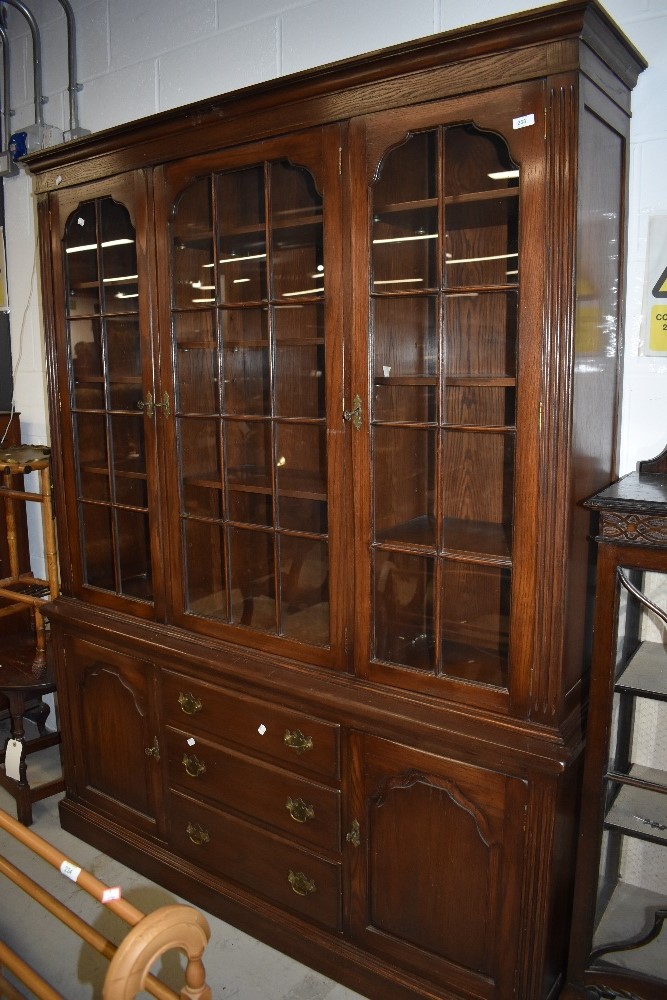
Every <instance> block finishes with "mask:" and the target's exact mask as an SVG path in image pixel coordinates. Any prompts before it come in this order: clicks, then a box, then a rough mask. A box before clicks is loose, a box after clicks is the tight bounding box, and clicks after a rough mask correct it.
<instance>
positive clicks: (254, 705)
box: [162, 671, 340, 781]
mask: <svg viewBox="0 0 667 1000" xmlns="http://www.w3.org/2000/svg"><path fill="white" fill-rule="evenodd" d="M162 708H163V717H164V721H165V723H166V724H167V725H171V726H175V727H176V728H183V727H184V726H186V721H185V720H186V719H187V720H188V721H187V728H188V729H189V730H190V731H191V732H192V735H193V736H196V735H206V734H209V735H210V736H213V737H214V739H215V741H216V742H223V743H227V744H231V745H232V746H237V747H240V748H241V749H243V750H249V751H250V752H251V753H253V754H257V755H258V756H260V757H264V758H267V759H269V760H272V761H274V762H275V763H277V764H281V765H283V766H285V767H288V768H290V770H298V771H306V772H309V773H312V774H316V775H318V776H320V777H323V778H325V779H329V780H333V781H337V780H338V776H339V730H340V726H338V725H335V724H333V723H330V722H323V721H322V720H321V719H314V718H312V716H309V715H304V714H303V713H301V712H297V711H292V710H291V709H288V708H281V707H279V706H277V705H271V704H269V703H267V702H265V701H259V700H258V699H255V698H245V697H242V696H241V695H238V694H231V693H230V692H228V691H225V690H224V689H222V688H219V687H215V686H214V685H213V684H201V683H197V682H196V681H192V680H191V679H190V678H188V677H183V676H181V675H180V674H174V673H170V672H169V671H164V673H163V676H162Z"/></svg>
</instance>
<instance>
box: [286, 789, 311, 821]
mask: <svg viewBox="0 0 667 1000" xmlns="http://www.w3.org/2000/svg"><path fill="white" fill-rule="evenodd" d="M285 807H286V808H287V810H288V812H289V814H290V816H291V817H292V819H293V820H295V821H296V822H297V823H306V822H307V821H308V820H309V819H315V807H314V806H311V805H308V803H307V802H304V801H303V799H293V798H292V796H291V795H289V796H288V797H287V802H286V803H285Z"/></svg>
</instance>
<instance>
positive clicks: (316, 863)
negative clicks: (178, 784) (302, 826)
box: [168, 791, 341, 930]
mask: <svg viewBox="0 0 667 1000" xmlns="http://www.w3.org/2000/svg"><path fill="white" fill-rule="evenodd" d="M168 812H169V822H170V838H169V842H170V846H171V847H172V848H173V849H174V850H175V851H177V852H178V853H179V854H181V855H182V856H184V857H187V858H190V859H191V860H192V861H194V862H195V863H196V864H198V865H201V866H202V867H204V868H207V869H209V870H210V871H213V872H215V873H217V874H218V875H222V876H223V877H224V878H226V879H229V880H231V881H233V882H236V883H238V884H239V885H242V886H244V887H245V888H247V889H250V890H252V891H253V892H256V893H258V894H259V895H261V896H264V897H265V898H267V899H270V900H271V901H272V902H274V903H277V904H278V905H279V906H284V907H286V908H287V909H289V910H293V911H295V912H296V913H299V914H301V915H302V916H304V917H306V918H307V919H309V920H312V921H315V922H316V923H318V924H322V925H323V926H325V927H328V928H330V929H332V930H339V929H340V926H341V872H340V864H338V863H335V862H331V861H325V860H324V859H323V858H320V857H317V856H315V855H313V854H310V853H309V852H308V851H306V850H304V849H303V848H301V847H297V846H296V845H293V844H290V843H288V842H287V841H285V840H283V839H282V838H281V837H277V836H274V835H273V834H271V833H268V832H267V831H265V830H259V829H258V828H257V827H255V826H252V825H250V824H249V823H246V822H245V821H244V820H241V819H237V818H236V817H234V816H230V815H228V814H226V813H223V812H219V811H218V810H217V809H213V808H212V807H210V806H206V805H203V804H202V803H201V802H196V801H195V800H194V799H191V798H189V797H187V796H185V795H181V794H180V793H179V792H175V791H171V792H170V793H169V801H168Z"/></svg>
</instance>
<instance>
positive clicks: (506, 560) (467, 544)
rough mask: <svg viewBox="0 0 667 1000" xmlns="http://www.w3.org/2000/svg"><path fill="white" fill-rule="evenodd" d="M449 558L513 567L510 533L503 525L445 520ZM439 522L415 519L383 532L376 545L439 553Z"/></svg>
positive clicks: (429, 519)
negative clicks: (497, 563) (457, 557)
mask: <svg viewBox="0 0 667 1000" xmlns="http://www.w3.org/2000/svg"><path fill="white" fill-rule="evenodd" d="M443 528H444V530H443V537H444V549H443V551H444V552H445V554H446V555H451V556H453V557H456V556H459V557H461V558H464V559H465V558H467V559H469V560H470V561H481V562H485V561H488V562H494V563H496V562H500V563H501V564H503V565H507V566H509V565H511V550H510V545H509V541H508V538H507V530H506V528H505V527H504V526H503V525H502V524H490V523H488V522H486V521H466V520H463V519H462V518H445V520H444V524H443ZM434 539H435V521H434V519H433V518H432V517H426V516H425V517H415V518H413V519H412V520H411V521H407V522H404V523H402V524H397V525H395V526H393V527H391V528H387V529H386V530H384V531H382V532H379V533H378V535H377V538H376V542H377V543H378V544H379V545H381V546H391V547H403V546H405V547H406V548H409V547H415V548H416V547H419V548H420V549H422V548H423V549H428V550H429V551H431V552H433V551H434V550H435V542H434Z"/></svg>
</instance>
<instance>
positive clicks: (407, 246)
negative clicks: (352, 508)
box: [370, 123, 519, 689]
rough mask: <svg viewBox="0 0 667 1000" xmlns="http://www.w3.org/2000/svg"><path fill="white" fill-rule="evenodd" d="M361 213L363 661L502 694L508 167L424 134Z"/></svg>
mask: <svg viewBox="0 0 667 1000" xmlns="http://www.w3.org/2000/svg"><path fill="white" fill-rule="evenodd" d="M371 200H372V204H371V235H370V241H371V242H370V246H371V272H372V273H371V286H370V294H371V300H370V324H371V378H372V400H371V414H370V421H371V440H370V449H371V462H372V501H371V502H372V511H371V556H372V564H373V565H372V582H371V589H372V602H373V612H372V614H373V626H372V650H371V657H372V659H373V660H375V661H376V662H377V663H380V664H381V663H385V664H389V665H392V666H395V667H399V668H404V669H406V670H409V671H412V672H413V673H414V674H415V675H416V674H421V675H422V676H427V675H428V676H432V677H449V678H452V679H458V680H462V681H466V682H474V683H476V684H482V685H485V686H487V687H493V688H501V689H502V688H507V687H508V657H509V648H510V632H509V621H510V603H511V584H512V533H513V521H514V476H515V430H516V411H515V402H516V386H517V370H516V356H517V339H518V321H517V310H518V288H519V242H518V241H519V224H518V221H519V216H518V213H519V168H518V166H517V164H516V163H514V162H513V160H512V157H511V156H510V153H509V150H508V147H507V144H506V143H505V141H504V140H503V139H502V138H501V137H500V136H498V135H497V134H495V133H493V132H489V131H484V130H482V129H480V128H478V127H476V126H475V125H473V124H471V123H465V124H460V125H453V126H447V127H441V126H438V127H434V128H429V129H425V130H423V131H420V132H415V133H414V134H411V135H409V136H408V137H407V138H405V139H404V141H402V142H401V143H400V144H399V145H396V146H394V148H392V149H391V150H389V151H388V152H387V153H386V155H385V157H384V158H383V160H382V162H381V165H380V169H379V171H378V174H377V179H376V180H375V182H374V184H373V185H372V188H371Z"/></svg>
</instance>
